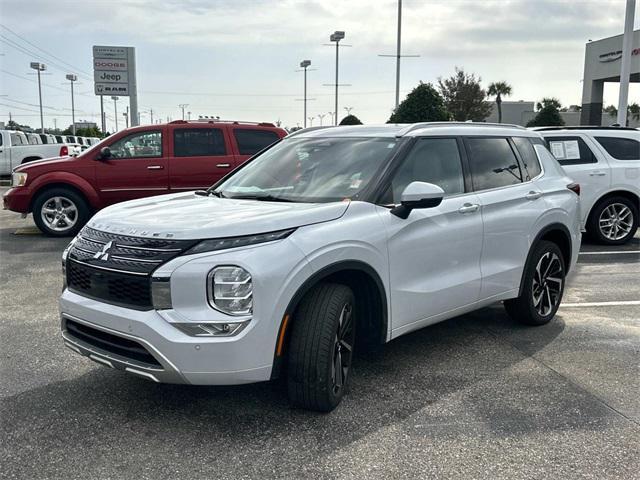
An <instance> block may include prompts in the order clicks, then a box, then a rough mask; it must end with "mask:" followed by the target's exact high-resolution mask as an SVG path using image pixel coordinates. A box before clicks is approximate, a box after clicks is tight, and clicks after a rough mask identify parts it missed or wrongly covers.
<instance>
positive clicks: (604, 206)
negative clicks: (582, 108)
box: [536, 127, 640, 245]
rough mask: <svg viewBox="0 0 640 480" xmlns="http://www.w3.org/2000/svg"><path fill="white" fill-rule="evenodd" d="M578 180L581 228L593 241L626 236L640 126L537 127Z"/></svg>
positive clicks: (637, 205) (637, 207)
mask: <svg viewBox="0 0 640 480" xmlns="http://www.w3.org/2000/svg"><path fill="white" fill-rule="evenodd" d="M536 130H537V131H538V132H539V133H541V134H542V135H543V137H544V138H545V140H546V142H547V144H548V146H549V149H550V150H551V153H552V154H553V155H554V156H555V157H556V159H557V160H558V162H560V164H561V165H562V167H563V168H564V169H565V171H566V172H567V174H568V175H569V176H570V177H572V178H574V179H575V180H576V181H577V182H579V183H580V185H581V187H582V194H581V196H580V209H581V211H582V228H583V230H586V232H587V233H588V234H589V236H590V237H591V238H592V239H594V240H595V241H597V242H599V243H603V244H608V245H620V244H623V243H626V242H628V241H630V240H631V239H632V238H633V237H634V235H635V233H636V230H637V229H638V221H639V218H640V214H639V211H640V131H639V130H637V129H635V128H622V127H543V128H537V129H536Z"/></svg>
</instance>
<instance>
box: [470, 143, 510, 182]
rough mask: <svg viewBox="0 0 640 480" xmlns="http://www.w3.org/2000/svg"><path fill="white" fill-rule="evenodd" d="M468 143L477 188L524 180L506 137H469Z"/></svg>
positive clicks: (472, 176) (472, 175) (473, 177)
mask: <svg viewBox="0 0 640 480" xmlns="http://www.w3.org/2000/svg"><path fill="white" fill-rule="evenodd" d="M466 143H467V147H468V150H469V164H470V167H471V178H472V179H473V187H474V189H475V190H487V189H489V188H496V187H504V186H507V185H515V184H517V183H520V182H522V174H521V173H520V166H519V165H518V161H517V159H516V156H515V154H514V153H513V150H511V145H509V142H508V141H507V139H506V138H467V139H466Z"/></svg>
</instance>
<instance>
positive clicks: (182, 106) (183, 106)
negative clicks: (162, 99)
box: [178, 103, 189, 120]
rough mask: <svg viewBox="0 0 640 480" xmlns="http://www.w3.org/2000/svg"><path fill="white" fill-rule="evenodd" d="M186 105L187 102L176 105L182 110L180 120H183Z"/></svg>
mask: <svg viewBox="0 0 640 480" xmlns="http://www.w3.org/2000/svg"><path fill="white" fill-rule="evenodd" d="M188 106H189V104H188V103H181V104H180V105H178V108H180V109H181V110H182V120H184V109H185V108H187V107H188Z"/></svg>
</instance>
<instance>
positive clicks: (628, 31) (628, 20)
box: [618, 0, 636, 127]
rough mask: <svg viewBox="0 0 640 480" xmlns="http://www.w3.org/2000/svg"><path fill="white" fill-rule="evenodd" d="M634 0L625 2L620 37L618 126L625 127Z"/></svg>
mask: <svg viewBox="0 0 640 480" xmlns="http://www.w3.org/2000/svg"><path fill="white" fill-rule="evenodd" d="M635 9H636V0H627V8H626V12H625V17H624V36H623V37H622V62H621V63H622V65H621V67H620V94H619V96H618V124H619V125H620V126H622V127H625V126H626V125H627V103H628V102H629V75H630V73H631V47H632V40H633V16H634V12H635Z"/></svg>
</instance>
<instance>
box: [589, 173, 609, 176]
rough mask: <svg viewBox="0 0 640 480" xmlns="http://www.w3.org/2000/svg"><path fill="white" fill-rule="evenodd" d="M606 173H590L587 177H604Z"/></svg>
mask: <svg viewBox="0 0 640 480" xmlns="http://www.w3.org/2000/svg"><path fill="white" fill-rule="evenodd" d="M606 174H607V172H590V173H589V176H591V177H604V176H605V175H606Z"/></svg>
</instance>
